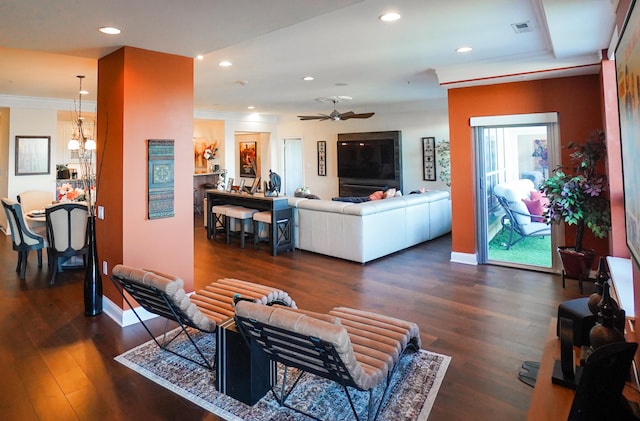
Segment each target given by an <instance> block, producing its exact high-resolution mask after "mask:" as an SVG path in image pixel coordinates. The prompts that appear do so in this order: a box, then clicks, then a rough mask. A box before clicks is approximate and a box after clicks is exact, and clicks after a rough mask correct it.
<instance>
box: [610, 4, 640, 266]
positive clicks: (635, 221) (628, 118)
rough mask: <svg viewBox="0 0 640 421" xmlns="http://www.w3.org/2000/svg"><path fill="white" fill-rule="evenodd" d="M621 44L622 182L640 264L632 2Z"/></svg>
mask: <svg viewBox="0 0 640 421" xmlns="http://www.w3.org/2000/svg"><path fill="white" fill-rule="evenodd" d="M633 3H634V4H632V6H631V8H630V12H629V15H628V17H627V21H626V23H625V25H624V27H623V30H622V35H621V36H620V41H619V42H618V46H617V47H616V76H617V81H618V110H619V115H620V140H621V145H622V179H623V183H624V211H625V222H626V228H627V247H628V248H629V252H630V254H631V256H632V257H633V259H634V260H635V261H636V264H640V192H639V191H638V185H639V184H638V183H640V165H638V164H637V162H634V160H636V159H638V156H640V143H638V140H637V139H638V138H639V137H640V123H638V119H637V116H638V112H640V105H639V104H638V101H637V91H636V87H637V81H638V79H639V78H640V43H639V42H638V41H639V40H640V39H639V38H638V36H637V33H638V31H639V30H640V6H638V4H637V2H633Z"/></svg>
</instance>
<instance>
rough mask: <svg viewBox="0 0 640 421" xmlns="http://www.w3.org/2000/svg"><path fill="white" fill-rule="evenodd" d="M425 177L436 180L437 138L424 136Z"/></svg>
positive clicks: (428, 179)
mask: <svg viewBox="0 0 640 421" xmlns="http://www.w3.org/2000/svg"><path fill="white" fill-rule="evenodd" d="M422 165H423V177H422V178H423V179H424V180H426V181H436V138H435V137H423V138H422Z"/></svg>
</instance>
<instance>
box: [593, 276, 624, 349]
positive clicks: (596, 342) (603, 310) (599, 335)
mask: <svg viewBox="0 0 640 421" xmlns="http://www.w3.org/2000/svg"><path fill="white" fill-rule="evenodd" d="M598 309H599V311H598V323H596V325H595V326H594V327H593V328H592V329H591V331H590V332H589V344H590V345H591V348H592V349H594V350H595V349H598V348H600V347H601V346H603V345H607V344H611V343H616V342H624V341H625V339H624V334H623V333H622V331H620V330H619V329H618V328H617V327H616V325H617V324H618V323H616V322H617V321H618V320H617V318H618V317H620V314H619V313H620V307H618V303H617V302H616V300H614V299H613V297H611V293H610V291H609V282H608V281H605V283H604V285H602V299H601V300H600V303H599V304H598Z"/></svg>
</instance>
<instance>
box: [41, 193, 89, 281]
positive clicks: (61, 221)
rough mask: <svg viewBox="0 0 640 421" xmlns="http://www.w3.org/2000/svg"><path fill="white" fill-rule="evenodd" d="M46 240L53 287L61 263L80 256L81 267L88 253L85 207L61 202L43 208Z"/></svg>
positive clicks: (75, 203)
mask: <svg viewBox="0 0 640 421" xmlns="http://www.w3.org/2000/svg"><path fill="white" fill-rule="evenodd" d="M45 215H46V224H47V238H48V239H49V250H48V252H49V256H48V257H49V266H50V267H51V279H50V280H49V284H50V285H53V283H54V282H55V280H56V275H57V273H58V272H61V271H62V263H63V262H64V261H66V260H69V259H70V258H71V257H72V256H82V259H83V266H84V265H85V264H86V257H87V253H88V251H89V242H88V238H87V221H88V219H87V217H88V209H87V205H86V204H83V203H78V202H62V203H57V204H55V205H52V206H49V207H47V208H45Z"/></svg>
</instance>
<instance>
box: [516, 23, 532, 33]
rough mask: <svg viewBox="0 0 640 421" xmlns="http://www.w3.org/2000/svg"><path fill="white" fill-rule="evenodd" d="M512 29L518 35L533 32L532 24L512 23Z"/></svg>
mask: <svg viewBox="0 0 640 421" xmlns="http://www.w3.org/2000/svg"><path fill="white" fill-rule="evenodd" d="M511 27H512V28H513V31H514V32H515V33H516V34H522V33H523V32H532V31H533V27H532V26H531V22H529V21H526V22H520V23H512V24H511Z"/></svg>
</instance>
